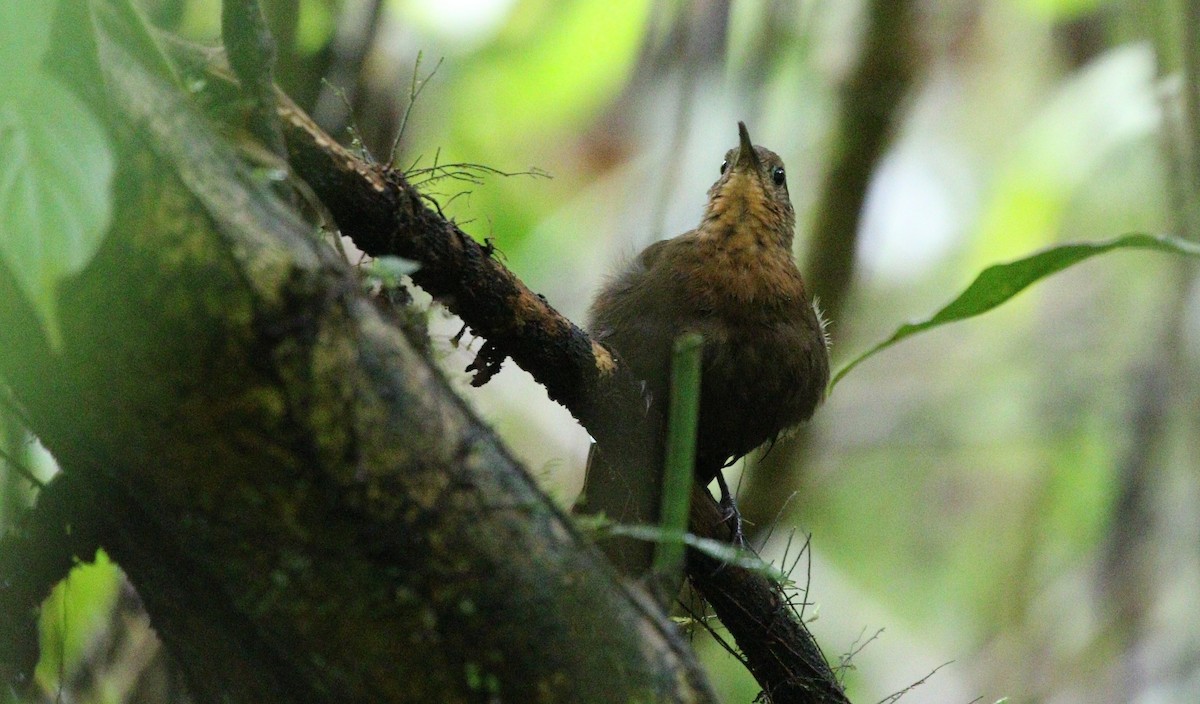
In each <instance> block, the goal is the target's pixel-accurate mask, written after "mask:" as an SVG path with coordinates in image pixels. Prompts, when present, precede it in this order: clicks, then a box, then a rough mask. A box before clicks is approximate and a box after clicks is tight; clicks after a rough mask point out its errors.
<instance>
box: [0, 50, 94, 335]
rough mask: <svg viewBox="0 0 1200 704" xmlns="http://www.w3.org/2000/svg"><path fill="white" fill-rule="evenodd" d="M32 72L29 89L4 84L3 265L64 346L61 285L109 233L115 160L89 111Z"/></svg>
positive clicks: (0, 113)
mask: <svg viewBox="0 0 1200 704" xmlns="http://www.w3.org/2000/svg"><path fill="white" fill-rule="evenodd" d="M29 73H30V74H32V75H33V77H34V80H32V81H28V82H27V85H29V86H30V89H29V90H12V91H9V90H6V88H9V87H13V88H15V86H12V85H11V84H9V85H5V84H6V83H9V82H8V81H7V80H5V79H0V263H3V265H4V266H6V267H8V269H9V271H11V272H12V274H13V276H14V278H15V279H16V281H17V283H18V285H19V286H20V288H21V291H22V292H23V293H24V294H25V296H26V297H27V298H28V299H29V301H30V303H32V305H33V306H34V308H35V309H36V310H37V312H38V314H39V315H40V316H41V318H42V321H43V324H44V325H45V328H46V331H47V337H48V338H49V339H50V341H51V343H52V344H56V343H57V341H58V339H59V331H58V323H57V320H58V318H57V315H56V305H57V295H58V284H59V283H60V282H62V281H63V280H64V279H65V278H66V277H68V276H71V275H72V274H75V273H76V272H78V271H79V270H80V269H82V268H83V267H84V265H86V264H87V263H88V261H90V260H91V258H92V256H93V255H94V254H95V253H96V250H97V249H98V248H99V246H100V242H101V240H102V239H103V237H104V233H105V231H106V230H107V229H108V222H109V217H110V215H111V202H110V185H111V183H112V176H113V154H112V150H111V147H110V145H109V142H108V138H107V136H106V134H105V132H104V130H103V128H102V127H101V126H100V124H99V122H98V121H97V120H96V118H95V116H94V115H93V114H92V113H91V111H90V110H89V109H88V108H87V106H86V105H84V104H83V103H82V102H81V101H80V100H79V99H78V98H76V97H75V96H74V94H72V93H71V92H70V91H68V90H67V89H66V88H65V87H64V86H63V85H62V84H61V83H60V82H59V81H58V80H57V79H56V78H54V77H53V76H50V75H49V74H46V73H42V72H40V71H36V70H34V71H30V72H29Z"/></svg>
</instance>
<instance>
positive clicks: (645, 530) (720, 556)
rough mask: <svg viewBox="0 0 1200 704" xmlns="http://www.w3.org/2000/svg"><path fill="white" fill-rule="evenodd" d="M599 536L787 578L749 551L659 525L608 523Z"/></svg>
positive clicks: (776, 579) (776, 568) (782, 578)
mask: <svg viewBox="0 0 1200 704" xmlns="http://www.w3.org/2000/svg"><path fill="white" fill-rule="evenodd" d="M601 533H602V534H607V535H616V536H620V537H624V538H633V539H635V540H645V541H646V542H650V543H660V544H661V543H676V544H683V545H686V546H687V547H689V548H692V549H693V550H698V551H700V552H702V553H704V554H705V555H708V556H709V557H711V558H713V559H714V560H720V561H721V562H725V563H728V564H730V565H733V566H734V567H741V568H742V569H745V570H750V571H751V572H757V573H759V574H761V575H763V576H765V577H767V578H768V579H771V580H773V581H776V582H786V581H787V575H785V574H784V573H783V572H782V571H781V570H780V569H779V568H778V567H775V566H774V565H771V564H769V563H767V562H764V561H763V559H762V558H761V557H759V556H758V555H755V554H754V553H752V552H750V551H749V550H744V549H742V548H739V547H736V546H734V545H730V544H729V543H722V542H721V541H719V540H713V539H712V538H702V537H700V536H698V535H693V534H691V533H686V532H681V531H667V530H663V529H662V528H661V527H659V526H645V525H626V524H620V523H610V524H608V525H606V526H604V527H603V528H602V530H601Z"/></svg>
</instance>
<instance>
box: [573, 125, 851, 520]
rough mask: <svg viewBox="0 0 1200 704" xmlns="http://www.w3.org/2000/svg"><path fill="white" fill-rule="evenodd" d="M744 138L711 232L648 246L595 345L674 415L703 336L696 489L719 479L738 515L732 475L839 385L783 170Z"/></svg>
mask: <svg viewBox="0 0 1200 704" xmlns="http://www.w3.org/2000/svg"><path fill="white" fill-rule="evenodd" d="M738 132H739V137H740V140H741V141H740V143H739V145H738V146H737V147H735V148H733V149H730V150H729V152H728V153H726V155H725V161H724V163H722V164H721V175H720V178H718V179H717V182H716V183H714V184H713V186H712V188H710V189H709V190H708V204H707V205H706V206H705V209H704V217H703V218H702V219H701V221H700V226H699V227H697V228H696V229H694V230H691V231H689V232H685V233H684V234H682V235H680V236H678V237H675V238H674V239H669V240H662V241H660V242H656V243H654V244H652V245H650V246H649V247H647V248H646V249H645V250H644V251H643V252H642V253H641V254H640V255H638V257H637V258H636V259H634V260H633V261H632V262H631V263H630V264H629V265H628V266H627V268H626V269H625V270H624V271H623V272H621V273H620V274H619V275H618V276H616V277H615V278H613V279H612V280H611V281H610V282H608V284H607V285H606V286H605V287H604V288H603V290H602V291H601V292H600V293H599V295H598V296H597V297H596V299H595V301H594V302H593V303H592V308H591V314H590V321H591V324H590V330H591V333H592V335H593V336H594V337H595V338H596V339H597V340H599V341H600V342H602V343H604V344H605V345H607V346H608V347H610V348H611V349H612V350H614V351H615V352H616V353H617V355H618V356H619V357H620V358H621V360H622V361H623V362H624V363H625V364H627V365H629V367H630V369H631V370H632V371H633V373H634V375H635V376H637V377H638V378H640V379H642V380H644V382H645V383H646V387H647V391H648V392H649V395H650V398H651V402H652V403H656V404H662V405H663V412H664V414H665V412H666V408H665V405H666V403H667V397H668V384H669V372H670V363H671V352H672V347H673V344H674V341H675V339H676V338H677V337H678V336H679V335H681V334H683V333H687V332H698V333H700V334H701V335H703V336H704V347H703V352H702V356H701V360H702V362H701V363H702V371H701V386H700V421H699V431H698V435H697V445H696V479H697V480H698V481H699V482H701V483H702V484H707V483H708V482H710V481H712V479H713V478H717V479H718V480H719V482H720V487H721V492H722V495H723V502H725V503H726V505H727V507H728V508H729V509H730V511H731V513H732V514H733V515H734V516H736V515H737V514H736V510H734V508H733V502H732V496H731V495H730V494H729V490H728V487H727V486H726V485H725V481H724V477H722V476H721V470H722V469H724V468H725V467H726V466H728V465H729V464H731V463H732V462H733V461H734V460H736V459H737V458H739V457H741V456H743V455H745V454H746V453H748V452H750V451H751V450H753V449H754V448H756V447H758V446H759V445H762V444H764V443H766V442H767V441H772V440H774V439H775V438H776V437H777V436H778V435H779V433H780V432H782V431H784V430H786V429H788V428H790V427H792V426H795V425H797V424H799V423H801V422H803V421H805V420H808V419H809V418H810V417H811V416H812V414H813V410H814V409H815V408H816V407H817V405H818V404H819V403H820V402H821V400H822V399H823V398H824V395H825V386H826V384H827V383H828V382H829V353H828V344H827V340H826V337H825V330H824V323H823V321H822V320H821V316H820V314H819V312H818V311H817V309H816V307H815V306H814V305H813V304H812V303H811V302H810V301H809V299H808V295H807V292H806V291H805V288H804V281H803V279H801V277H800V272H799V270H797V268H796V264H795V262H794V261H793V260H792V233H793V230H794V229H795V221H796V217H795V213H794V211H793V210H792V203H791V200H790V199H789V197H788V188H787V176H786V172H785V171H784V168H783V161H782V160H781V159H780V158H779V155H777V154H776V153H775V152H772V151H770V150H769V149H765V148H763V147H756V146H754V145H753V144H752V143H751V142H750V134H749V132H748V131H747V130H746V125H745V124H744V123H741V122H739V123H738ZM735 532H737V533H739V536H738V537H739V538H740V531H735Z"/></svg>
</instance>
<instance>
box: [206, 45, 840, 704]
mask: <svg viewBox="0 0 1200 704" xmlns="http://www.w3.org/2000/svg"><path fill="white" fill-rule="evenodd" d="M188 55H190V56H191V58H192V60H193V61H195V59H196V55H195V53H194V52H190V51H189V54H188ZM210 59H211V57H210ZM197 69H198V70H204V71H207V72H208V79H209V80H208V82H207V84H206V85H207V86H208V87H207V90H208V91H210V92H211V93H214V95H215V92H216V91H221V90H231V89H232V87H231V85H230V84H229V81H228V78H227V76H226V75H225V74H223V72H222V71H221V70H220V69H218V68H215V63H214V62H213V61H211V60H210V61H208V62H207V64H204V63H203V62H202V63H201V64H199V65H197ZM280 118H281V120H282V123H283V129H284V135H285V139H286V142H287V144H288V149H289V151H290V154H291V162H292V166H293V168H294V170H295V172H296V173H297V175H299V176H300V177H301V178H303V179H304V180H305V181H306V183H307V184H308V185H309V187H311V188H312V190H313V191H314V192H315V193H316V195H317V196H318V197H319V198H320V199H321V201H322V202H323V203H324V204H325V205H326V206H327V207H328V208H329V211H330V212H331V213H332V215H333V217H334V218H335V220H336V222H337V224H338V227H339V228H340V230H341V231H342V233H343V234H345V235H348V236H350V237H351V238H352V239H353V240H354V242H355V243H356V244H357V245H358V246H359V247H360V248H361V249H362V250H363V251H365V252H367V253H368V254H372V255H375V256H383V255H393V256H401V257H405V258H407V259H412V260H415V261H417V262H419V263H420V269H419V270H418V271H417V272H416V273H415V274H414V275H413V281H414V282H415V283H416V284H417V285H419V286H421V287H422V288H424V289H425V290H426V291H428V292H429V293H430V294H432V295H433V296H435V297H437V298H438V299H439V300H441V301H443V302H444V303H445V305H446V306H447V307H448V308H450V310H452V311H453V312H454V313H456V314H458V315H459V316H460V317H461V318H462V319H463V321H464V322H465V323H466V324H467V325H469V326H470V327H471V329H472V330H473V331H474V332H475V333H476V334H477V335H479V336H481V337H484V338H486V339H487V341H488V349H489V352H488V355H487V360H485V361H486V364H485V365H484V366H485V367H486V368H489V369H493V368H494V367H495V366H496V365H497V364H498V363H499V361H500V360H503V359H504V358H505V357H508V358H512V359H513V360H514V361H515V362H516V363H517V364H518V365H520V366H521V367H522V368H523V369H525V370H526V371H527V372H529V373H530V374H532V375H533V377H534V378H535V379H537V381H538V382H539V383H541V384H542V385H543V386H544V387H545V388H546V391H547V393H548V395H549V396H550V398H552V399H554V400H555V401H557V402H558V403H560V404H562V405H563V406H564V407H566V408H567V409H568V410H569V411H570V412H571V414H572V415H573V416H574V417H575V418H576V419H577V420H578V421H579V422H580V424H581V425H583V427H584V428H586V429H587V430H588V432H589V433H590V434H591V435H592V436H593V437H594V438H595V439H596V441H597V443H598V445H599V446H601V447H604V448H605V449H606V451H607V450H609V449H612V448H617V449H618V450H620V451H622V453H623V454H622V456H624V457H630V458H635V461H637V462H649V461H650V460H651V458H652V457H654V456H655V455H654V452H655V450H654V444H653V438H652V434H651V433H650V428H651V427H652V426H653V424H652V423H647V422H645V416H646V404H645V402H644V400H643V398H642V394H641V385H640V383H639V382H638V381H637V380H636V379H634V378H633V377H632V375H631V374H630V373H629V372H628V370H626V369H625V368H624V367H623V366H622V365H621V364H620V362H619V360H618V359H616V358H614V357H613V356H612V355H611V354H610V353H609V352H608V351H607V350H606V349H605V348H604V347H603V346H601V345H599V344H598V343H596V342H594V341H593V340H592V339H591V338H590V337H589V336H588V335H587V334H586V333H585V332H584V331H583V330H581V329H580V328H579V327H578V326H576V325H574V324H573V323H572V322H571V321H569V320H568V319H566V318H565V317H563V316H562V315H561V314H560V313H558V312H557V311H556V310H554V309H553V308H552V307H551V306H550V305H549V304H548V303H547V302H546V300H545V299H543V298H542V297H541V296H539V295H537V294H535V293H534V292H532V291H530V290H529V289H528V288H527V287H526V286H525V285H524V284H523V283H522V282H521V281H520V280H519V279H518V278H517V277H516V276H515V275H514V274H513V273H512V272H511V271H510V270H508V269H507V268H506V267H505V266H504V265H503V264H502V263H500V262H499V261H497V260H496V259H494V258H493V257H492V256H491V252H490V250H489V249H487V248H485V247H484V246H482V245H480V244H479V243H477V242H476V241H475V240H474V239H472V238H471V237H470V236H469V235H467V234H466V233H465V232H463V231H462V230H461V229H460V228H459V227H458V226H456V225H455V224H454V223H453V222H450V221H448V220H446V219H445V218H444V217H442V216H441V215H440V214H438V213H437V212H436V211H435V210H434V209H432V208H431V207H430V206H429V205H428V204H427V202H426V201H425V200H424V199H423V198H422V196H421V195H420V194H419V193H418V192H417V191H416V190H415V189H413V188H412V187H411V186H409V185H408V183H407V182H406V181H405V179H404V177H403V175H402V174H399V173H397V172H393V171H387V170H385V169H383V168H382V167H380V166H378V165H374V164H370V163H367V162H365V161H363V160H362V159H360V158H358V157H356V156H355V155H354V154H352V153H351V152H349V151H348V150H346V149H345V148H343V147H341V146H340V145H338V144H337V143H336V142H335V141H334V140H333V139H332V138H330V137H329V136H328V135H326V134H325V133H324V132H322V131H321V130H320V129H319V128H318V127H317V126H316V125H315V124H314V123H313V122H312V121H311V120H310V119H309V118H308V116H307V115H305V114H304V113H303V112H302V111H300V110H299V109H298V108H296V107H295V106H294V105H292V104H291V103H290V102H289V101H287V100H286V99H285V98H281V101H280ZM647 448H650V449H649V451H648V450H647ZM633 469H634V471H635V472H638V471H650V469H649V468H648V467H635V468H633ZM641 476H642V482H643V483H645V475H641ZM655 496H656V494H655ZM694 504H696V507H694V508H693V521H692V530H693V531H694V532H697V533H699V534H701V535H706V536H708V537H717V538H719V539H723V540H726V541H727V540H728V538H729V536H728V534H727V533H725V534H724V535H721V534H720V528H721V526H717V525H715V524H713V523H709V522H708V519H709V518H711V516H713V515H717V514H716V512H717V511H719V509H718V508H717V506H716V505H715V502H714V501H713V500H712V497H711V496H710V495H709V494H708V493H707V492H706V491H703V490H701V491H698V492H697V498H696V499H695V501H694ZM656 510H657V506H654V507H652V508H650V509H648V512H647V513H644V514H643V515H653V513H650V511H656ZM696 511H699V513H696ZM699 516H704V517H705V518H704V520H703V521H701V520H700V518H699ZM610 518H612V516H611V515H610ZM618 520H619V519H618ZM718 523H719V521H718ZM689 577H690V578H692V579H693V580H694V581H695V582H696V584H697V586H698V587H699V588H700V589H701V591H702V592H703V593H704V594H705V595H706V596H707V597H708V598H709V599H710V600H711V601H712V603H713V604H714V607H715V608H716V609H717V613H718V615H719V616H720V617H721V618H722V620H723V622H725V623H726V625H727V627H729V629H730V632H731V633H732V634H733V635H734V638H735V640H736V641H737V643H738V645H739V647H740V648H741V649H742V650H743V652H745V653H746V654H747V657H748V660H749V661H750V663H751V669H752V671H753V673H754V675H755V676H756V677H758V678H759V683H760V685H761V686H762V687H763V689H764V691H766V692H768V693H769V694H770V695H771V696H772V701H774V702H843V701H845V698H844V696H843V695H842V694H841V688H840V685H838V684H837V682H836V679H835V678H834V677H833V675H832V673H831V672H830V670H829V668H828V666H827V665H824V659H823V658H822V657H821V656H820V650H819V648H817V647H816V644H815V642H814V641H813V640H812V637H811V635H810V634H808V632H807V630H806V629H805V627H804V625H803V623H802V622H801V621H800V620H799V618H798V617H797V616H796V615H795V614H794V613H792V612H791V611H790V610H789V609H788V607H787V601H786V599H784V598H783V596H782V592H781V590H780V587H779V586H778V585H776V584H774V583H772V582H771V581H770V580H768V579H767V578H766V577H764V576H763V575H761V574H757V573H754V572H750V571H746V570H742V569H740V568H736V567H732V566H725V567H723V568H722V569H716V565H714V564H713V563H711V562H709V561H706V560H705V559H704V558H702V557H701V558H694V559H689Z"/></svg>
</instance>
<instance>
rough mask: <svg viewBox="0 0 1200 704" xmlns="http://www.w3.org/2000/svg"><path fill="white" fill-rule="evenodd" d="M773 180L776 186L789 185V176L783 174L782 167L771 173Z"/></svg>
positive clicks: (777, 167)
mask: <svg viewBox="0 0 1200 704" xmlns="http://www.w3.org/2000/svg"><path fill="white" fill-rule="evenodd" d="M771 180H772V181H774V182H775V185H776V186H782V185H783V184H785V183H787V174H785V173H783V167H782V166H776V167H775V170H774V171H772V172H771Z"/></svg>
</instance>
